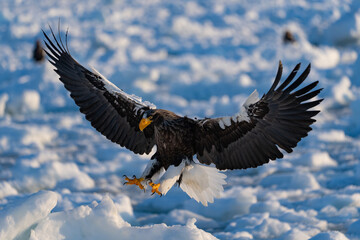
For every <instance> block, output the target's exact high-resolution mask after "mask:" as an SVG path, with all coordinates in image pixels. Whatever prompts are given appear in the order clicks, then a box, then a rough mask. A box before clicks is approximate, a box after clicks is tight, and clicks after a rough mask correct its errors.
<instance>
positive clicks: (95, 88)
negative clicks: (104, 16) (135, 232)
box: [44, 28, 322, 205]
mask: <svg viewBox="0 0 360 240" xmlns="http://www.w3.org/2000/svg"><path fill="white" fill-rule="evenodd" d="M50 30H51V35H52V38H53V40H51V39H50V37H49V36H48V35H47V34H46V33H45V32H44V36H45V39H46V40H45V41H44V42H45V45H46V47H47V50H45V51H46V54H47V55H48V57H49V62H50V63H51V64H52V65H54V66H55V68H56V69H55V72H56V73H57V74H58V75H59V76H60V81H61V82H63V84H64V86H65V88H66V89H67V90H68V91H69V92H70V96H71V97H72V98H73V99H74V101H75V103H76V104H77V105H78V106H79V107H80V111H81V112H82V113H83V114H85V117H86V119H87V120H89V121H90V122H91V125H92V126H93V127H94V128H95V129H96V130H98V131H99V132H100V133H101V134H103V135H104V136H105V137H106V138H108V139H109V140H111V141H112V142H115V143H117V144H119V145H120V146H122V147H126V148H127V149H129V150H131V151H133V152H134V153H138V154H144V153H147V154H148V153H150V151H151V150H152V148H153V147H154V146H155V145H156V147H157V150H156V153H155V154H154V155H153V156H152V157H151V161H150V162H149V164H148V166H147V167H146V169H145V171H144V173H143V174H142V176H141V177H140V178H136V177H135V176H134V178H132V179H131V178H128V177H126V176H125V180H126V181H127V182H125V184H135V185H137V186H139V187H140V188H141V189H145V187H146V185H147V184H148V185H150V187H151V191H152V193H157V194H160V195H162V194H166V193H167V192H168V191H169V189H170V188H171V187H172V186H173V185H174V184H175V183H178V184H179V185H180V187H181V188H182V189H183V190H184V191H185V192H186V193H187V194H188V195H189V196H190V197H192V198H194V199H195V200H196V201H199V202H201V203H202V204H204V205H207V203H208V202H213V201H214V198H215V197H219V196H220V193H221V191H223V185H224V184H225V183H226V182H225V180H224V179H225V177H226V176H225V175H224V174H223V173H220V172H219V171H218V170H216V168H217V169H219V170H225V169H245V168H250V167H253V168H254V167H257V166H260V165H263V164H264V163H267V162H269V160H270V159H271V160H275V159H277V158H282V157H283V153H282V152H281V151H280V149H283V150H285V151H286V152H288V153H290V152H292V150H293V148H294V147H296V145H297V143H298V142H299V141H300V140H301V139H302V138H304V137H305V136H307V134H308V132H309V131H310V130H311V127H310V125H311V124H313V123H314V122H315V120H314V119H313V117H314V116H315V115H316V114H318V113H319V111H315V110H311V109H312V108H313V107H315V106H317V105H318V104H319V103H320V102H321V101H322V99H318V100H315V97H316V96H317V95H318V94H319V93H320V91H321V89H316V90H314V89H315V87H316V86H317V84H318V81H316V82H312V83H310V84H309V85H307V86H305V87H299V86H300V84H301V83H303V81H304V80H305V79H306V77H307V76H308V74H309V72H310V65H309V66H308V67H307V68H306V69H305V71H304V72H303V73H302V74H301V75H300V76H299V77H298V78H297V79H295V76H296V74H297V72H298V70H299V69H300V64H298V65H296V67H295V68H294V70H293V71H292V72H291V73H290V75H289V76H288V77H287V78H286V79H285V81H283V82H282V83H281V84H280V79H281V76H282V70H283V67H282V64H281V62H280V63H279V68H278V72H277V75H276V77H275V80H274V83H273V84H272V86H271V87H270V90H269V91H268V92H267V93H266V94H264V95H263V96H262V97H261V98H260V99H259V97H258V94H257V92H256V91H254V92H253V93H252V94H251V96H250V97H249V98H248V100H247V101H246V102H245V103H244V104H243V106H242V109H241V111H240V112H239V113H238V114H236V115H234V116H228V117H220V118H204V119H192V118H188V117H183V116H178V115H176V114H175V113H173V112H171V111H168V110H164V109H156V108H155V106H154V105H153V104H151V103H148V102H142V101H141V100H140V98H138V97H136V96H133V95H129V94H127V93H125V92H124V91H122V90H120V89H119V88H117V87H116V86H115V85H114V84H112V83H111V82H110V81H108V80H107V79H106V78H105V77H103V76H102V75H101V74H100V73H98V72H97V71H96V70H94V69H93V71H89V70H88V69H86V68H85V67H83V66H82V65H81V64H79V63H78V62H77V61H76V60H75V59H74V58H73V57H72V56H71V55H70V53H69V50H68V48H67V33H66V39H65V40H66V41H65V45H64V44H63V42H62V39H61V37H60V33H59V37H58V38H56V36H55V35H54V33H53V31H52V29H51V28H50ZM59 31H60V30H59ZM294 79H295V80H294ZM195 155H196V157H197V159H198V161H199V162H200V163H201V164H196V163H195V162H194V160H193V157H194V156H195ZM203 164H206V165H209V164H214V165H215V167H216V168H213V167H209V166H206V165H203ZM164 170H165V171H164ZM164 172H165V173H164Z"/></svg>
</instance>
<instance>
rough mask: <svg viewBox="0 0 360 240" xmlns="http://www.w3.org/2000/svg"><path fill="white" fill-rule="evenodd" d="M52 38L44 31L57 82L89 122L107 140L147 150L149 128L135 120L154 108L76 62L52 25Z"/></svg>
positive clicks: (150, 137) (150, 136)
mask: <svg viewBox="0 0 360 240" xmlns="http://www.w3.org/2000/svg"><path fill="white" fill-rule="evenodd" d="M50 30H51V35H52V38H53V40H51V39H50V37H49V36H48V35H47V34H46V33H45V32H44V31H43V33H44V36H45V40H44V42H45V45H46V47H47V50H45V52H46V54H47V55H48V57H49V62H50V63H51V64H52V65H54V66H55V68H56V69H54V70H55V72H56V73H57V74H58V75H59V76H60V81H61V82H62V83H63V84H64V86H65V88H66V89H67V90H68V91H69V92H70V96H71V97H72V98H73V99H74V101H75V103H76V104H77V105H78V106H79V107H80V112H82V113H83V114H85V117H86V119H87V120H89V121H90V123H91V125H92V126H93V127H94V128H95V129H96V130H98V131H99V132H100V133H102V134H103V135H104V136H105V137H107V138H108V139H109V140H111V141H113V142H115V143H118V144H120V145H121V146H123V147H126V148H128V149H129V150H131V151H133V152H135V153H139V154H143V153H149V152H150V151H151V149H152V147H153V146H154V144H155V141H154V136H153V129H151V127H149V128H147V129H145V132H141V131H140V130H139V127H138V123H139V122H140V119H141V118H142V115H143V113H144V111H146V110H148V109H150V108H154V106H153V105H149V104H145V103H143V102H141V101H140V100H139V98H137V97H134V96H130V95H128V94H126V93H125V92H123V91H122V90H120V89H119V88H117V87H116V86H115V85H113V84H112V83H111V82H109V81H108V80H107V79H106V78H104V77H103V76H102V75H101V74H99V73H98V72H91V71H89V70H88V69H86V68H84V67H83V66H82V65H81V64H79V63H78V62H77V61H76V60H75V59H74V58H73V57H72V56H71V55H70V53H69V50H68V48H67V34H68V32H66V41H65V42H66V47H65V46H64V45H63V42H62V39H61V36H60V30H59V38H58V39H57V38H56V36H55V34H54V32H53V31H52V29H51V27H50Z"/></svg>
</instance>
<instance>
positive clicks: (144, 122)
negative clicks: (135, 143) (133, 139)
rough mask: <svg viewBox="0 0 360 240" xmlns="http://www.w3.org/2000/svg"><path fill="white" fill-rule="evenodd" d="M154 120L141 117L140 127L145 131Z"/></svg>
mask: <svg viewBox="0 0 360 240" xmlns="http://www.w3.org/2000/svg"><path fill="white" fill-rule="evenodd" d="M151 122H152V121H151V120H150V119H149V118H143V119H141V121H140V123H139V129H140V131H143V130H144V129H145V128H146V127H147V126H149V124H150V123H151Z"/></svg>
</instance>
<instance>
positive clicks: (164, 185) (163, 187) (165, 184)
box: [159, 160, 188, 195]
mask: <svg viewBox="0 0 360 240" xmlns="http://www.w3.org/2000/svg"><path fill="white" fill-rule="evenodd" d="M186 161H188V160H183V161H182V162H181V163H180V165H179V166H177V167H175V166H174V165H171V166H170V167H169V168H168V169H167V170H166V172H165V173H164V175H163V176H162V177H161V178H160V187H159V191H160V192H161V193H162V194H163V195H165V194H166V193H167V192H168V191H169V190H170V189H171V188H172V187H173V186H174V184H175V183H176V181H177V180H179V178H180V175H181V173H182V172H183V170H184V167H185V162H186Z"/></svg>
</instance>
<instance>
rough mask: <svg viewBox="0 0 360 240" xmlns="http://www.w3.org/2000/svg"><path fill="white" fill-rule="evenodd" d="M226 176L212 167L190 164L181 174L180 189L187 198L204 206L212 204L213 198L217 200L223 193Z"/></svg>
mask: <svg viewBox="0 0 360 240" xmlns="http://www.w3.org/2000/svg"><path fill="white" fill-rule="evenodd" d="M225 178H226V175H225V174H223V173H220V172H219V170H217V169H216V168H213V167H209V166H204V165H200V164H197V163H192V164H190V165H188V166H186V167H185V168H184V170H183V172H182V180H181V183H180V188H181V189H182V190H183V191H184V192H186V193H187V194H188V195H189V197H191V198H193V199H195V200H196V201H197V202H201V203H202V204H203V205H204V206H207V205H208V203H213V202H214V198H219V197H220V194H221V192H223V191H224V188H223V185H224V184H226V181H225Z"/></svg>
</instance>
